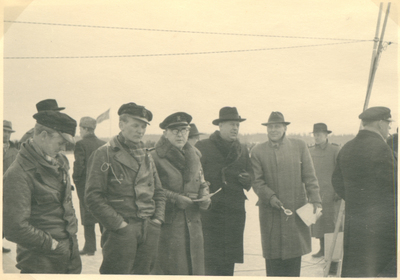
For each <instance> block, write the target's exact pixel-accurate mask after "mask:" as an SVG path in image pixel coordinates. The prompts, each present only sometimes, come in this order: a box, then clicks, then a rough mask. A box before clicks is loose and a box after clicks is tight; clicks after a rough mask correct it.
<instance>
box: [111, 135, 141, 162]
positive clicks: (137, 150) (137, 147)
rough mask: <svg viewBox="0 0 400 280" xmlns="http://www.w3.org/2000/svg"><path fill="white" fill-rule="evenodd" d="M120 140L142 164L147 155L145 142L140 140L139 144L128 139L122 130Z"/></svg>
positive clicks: (118, 137)
mask: <svg viewBox="0 0 400 280" xmlns="http://www.w3.org/2000/svg"><path fill="white" fill-rule="evenodd" d="M117 139H118V141H119V142H120V143H121V145H122V147H124V148H125V150H126V151H127V152H128V153H129V154H130V155H131V156H132V157H133V158H134V159H136V161H137V162H138V163H139V164H141V163H142V162H143V160H144V158H145V157H146V152H145V151H146V148H145V146H144V144H143V142H142V141H140V142H139V143H138V144H136V143H133V142H132V141H129V140H128V139H126V138H125V137H124V136H123V135H122V132H120V133H119V134H118V136H117Z"/></svg>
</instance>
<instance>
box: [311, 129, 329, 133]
mask: <svg viewBox="0 0 400 280" xmlns="http://www.w3.org/2000/svg"><path fill="white" fill-rule="evenodd" d="M318 132H326V133H328V134H331V133H332V131H330V130H315V131H313V132H310V133H318Z"/></svg>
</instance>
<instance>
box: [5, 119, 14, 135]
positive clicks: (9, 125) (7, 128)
mask: <svg viewBox="0 0 400 280" xmlns="http://www.w3.org/2000/svg"><path fill="white" fill-rule="evenodd" d="M3 130H5V131H10V132H15V130H13V129H12V123H11V122H10V121H6V120H3Z"/></svg>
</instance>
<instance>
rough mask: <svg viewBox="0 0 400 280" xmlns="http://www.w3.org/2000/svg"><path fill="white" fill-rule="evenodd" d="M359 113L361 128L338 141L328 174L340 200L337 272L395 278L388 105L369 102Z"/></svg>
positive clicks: (394, 183) (394, 202) (394, 179)
mask: <svg viewBox="0 0 400 280" xmlns="http://www.w3.org/2000/svg"><path fill="white" fill-rule="evenodd" d="M359 118H360V119H361V120H362V124H363V126H364V129H362V130H360V131H359V132H358V134H357V136H356V137H355V138H354V139H353V140H351V141H349V142H348V143H346V144H345V145H344V146H343V148H342V149H341V151H340V152H339V155H338V158H337V165H336V168H335V171H334V173H333V176H332V184H333V187H334V188H335V191H336V193H337V194H338V195H339V196H340V197H341V198H343V199H344V200H345V202H346V210H345V225H344V241H343V242H344V244H343V246H344V255H343V268H342V277H395V276H396V275H397V273H396V271H397V257H396V248H397V243H396V240H397V232H396V205H397V196H396V193H397V192H396V191H397V162H396V161H395V159H394V157H393V154H392V151H391V149H390V147H389V146H388V145H387V144H386V142H385V140H386V138H387V137H388V134H389V129H390V123H391V121H392V120H391V114H390V109H389V108H386V107H371V108H369V109H367V110H365V111H364V112H363V113H361V114H360V116H359Z"/></svg>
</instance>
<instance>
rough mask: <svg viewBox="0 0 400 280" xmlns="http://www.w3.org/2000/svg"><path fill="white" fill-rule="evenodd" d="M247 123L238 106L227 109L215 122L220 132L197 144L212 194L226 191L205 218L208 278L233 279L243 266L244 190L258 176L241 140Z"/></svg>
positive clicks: (206, 269)
mask: <svg viewBox="0 0 400 280" xmlns="http://www.w3.org/2000/svg"><path fill="white" fill-rule="evenodd" d="M244 120H245V119H243V118H241V117H240V116H239V114H238V111H237V109H236V107H224V108H222V109H221V110H220V112H219V118H218V119H216V120H214V121H213V122H212V123H213V124H214V125H218V126H219V130H217V131H215V132H214V133H213V134H211V136H210V138H209V139H204V140H201V141H199V142H197V144H196V147H197V148H198V149H199V150H200V152H201V154H202V158H201V163H202V166H203V170H204V177H205V180H206V181H208V182H210V184H211V185H210V192H212V193H214V192H216V191H217V190H219V189H220V188H221V189H222V190H221V191H220V192H218V193H216V194H215V195H214V196H213V197H212V198H211V200H212V203H211V209H210V210H208V211H207V212H206V213H203V215H202V222H203V235H204V255H205V273H206V275H221V276H223V275H225V276H229V275H230V276H231V275H233V272H234V268H235V263H243V232H244V226H245V220H246V212H245V205H244V201H245V199H246V195H245V194H244V190H247V191H248V190H250V188H251V183H252V180H253V176H254V175H253V170H252V167H251V163H250V159H249V152H248V149H247V147H246V146H245V145H243V144H241V143H240V142H239V140H238V133H239V126H240V123H241V122H243V121H244Z"/></svg>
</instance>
